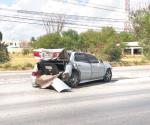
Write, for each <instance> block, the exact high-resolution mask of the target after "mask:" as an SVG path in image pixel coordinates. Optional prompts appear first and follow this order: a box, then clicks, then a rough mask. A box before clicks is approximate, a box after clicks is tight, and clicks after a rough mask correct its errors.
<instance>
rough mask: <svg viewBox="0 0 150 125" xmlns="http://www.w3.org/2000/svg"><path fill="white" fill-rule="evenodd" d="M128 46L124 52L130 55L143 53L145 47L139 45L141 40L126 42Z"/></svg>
mask: <svg viewBox="0 0 150 125" xmlns="http://www.w3.org/2000/svg"><path fill="white" fill-rule="evenodd" d="M125 44H126V48H125V49H124V54H129V55H141V54H142V51H143V48H142V47H141V46H140V45H139V42H137V41H135V42H125Z"/></svg>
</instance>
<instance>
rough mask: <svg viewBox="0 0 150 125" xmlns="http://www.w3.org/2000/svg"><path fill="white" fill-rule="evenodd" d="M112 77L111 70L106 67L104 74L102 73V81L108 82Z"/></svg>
mask: <svg viewBox="0 0 150 125" xmlns="http://www.w3.org/2000/svg"><path fill="white" fill-rule="evenodd" d="M111 78H112V71H111V69H107V71H106V73H105V75H104V78H103V81H104V82H109V81H110V80H111Z"/></svg>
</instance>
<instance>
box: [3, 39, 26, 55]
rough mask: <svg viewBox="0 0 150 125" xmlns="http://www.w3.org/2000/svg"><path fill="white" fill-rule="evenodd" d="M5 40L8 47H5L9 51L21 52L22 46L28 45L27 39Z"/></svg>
mask: <svg viewBox="0 0 150 125" xmlns="http://www.w3.org/2000/svg"><path fill="white" fill-rule="evenodd" d="M3 42H5V43H6V44H7V45H8V47H7V50H8V52H9V53H21V52H22V50H23V48H26V47H27V46H28V43H29V42H27V41H19V40H18V41H15V40H6V41H3Z"/></svg>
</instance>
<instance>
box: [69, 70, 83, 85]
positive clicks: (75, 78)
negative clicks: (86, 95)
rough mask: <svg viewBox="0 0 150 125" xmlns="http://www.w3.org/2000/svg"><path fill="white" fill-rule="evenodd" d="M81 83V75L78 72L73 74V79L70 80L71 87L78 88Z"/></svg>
mask: <svg viewBox="0 0 150 125" xmlns="http://www.w3.org/2000/svg"><path fill="white" fill-rule="evenodd" d="M79 83H80V77H79V73H78V72H73V73H72V74H71V77H70V79H69V84H68V85H69V86H70V87H72V88H75V87H77V86H78V84H79Z"/></svg>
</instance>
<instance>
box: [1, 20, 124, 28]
mask: <svg viewBox="0 0 150 125" xmlns="http://www.w3.org/2000/svg"><path fill="white" fill-rule="evenodd" d="M0 21H4V22H15V23H25V24H35V25H40V26H43V25H44V24H43V23H35V22H34V23H32V22H26V21H18V20H8V19H0ZM71 25H72V24H71ZM74 25H75V26H70V24H67V25H66V26H64V27H69V28H81V29H88V28H91V29H92V28H94V27H93V26H88V25H83V26H86V27H83V26H82V27H81V26H80V25H76V24H74ZM50 26H57V25H54V24H53V25H50ZM102 27H106V26H99V27H96V28H95V29H97V30H99V29H101V28H102ZM113 28H115V29H117V30H123V28H120V27H113Z"/></svg>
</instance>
